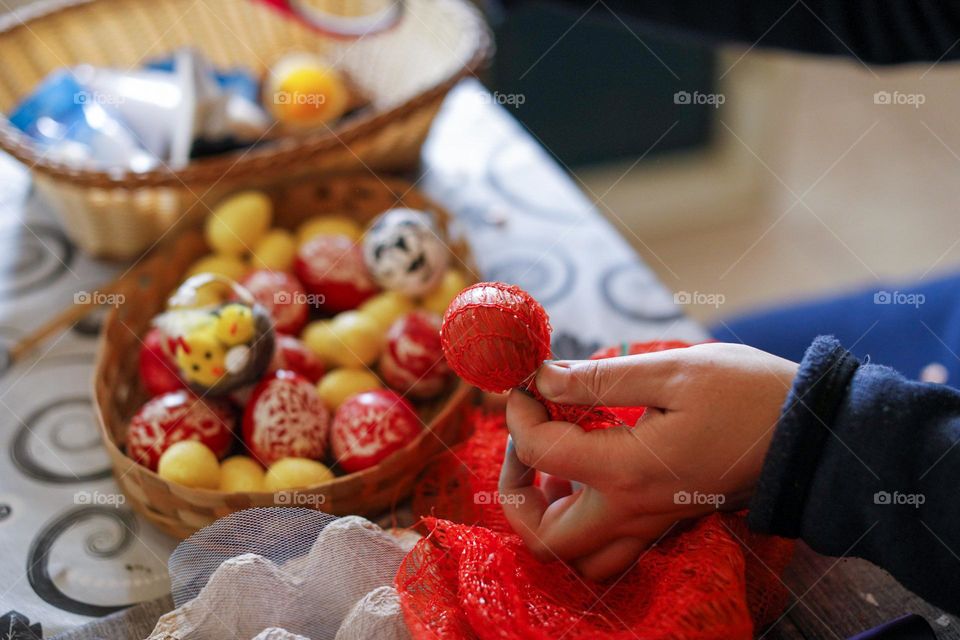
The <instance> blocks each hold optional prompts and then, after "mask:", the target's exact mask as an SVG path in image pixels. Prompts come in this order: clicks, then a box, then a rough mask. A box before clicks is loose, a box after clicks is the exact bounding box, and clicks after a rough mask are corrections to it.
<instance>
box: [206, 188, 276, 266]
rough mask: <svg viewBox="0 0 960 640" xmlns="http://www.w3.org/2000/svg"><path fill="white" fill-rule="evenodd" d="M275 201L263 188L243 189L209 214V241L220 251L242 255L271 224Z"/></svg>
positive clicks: (207, 227)
mask: <svg viewBox="0 0 960 640" xmlns="http://www.w3.org/2000/svg"><path fill="white" fill-rule="evenodd" d="M272 217H273V205H272V204H271V202H270V198H268V197H267V195H266V194H265V193H262V192H260V191H243V192H241V193H238V194H236V195H233V196H231V197H230V198H228V199H226V200H224V201H223V202H221V203H220V204H219V205H217V207H216V208H215V209H214V210H213V211H212V212H211V213H210V215H209V216H207V224H206V227H205V229H204V231H205V234H204V235H205V237H206V239H207V244H208V245H210V248H212V249H213V250H214V251H215V252H217V253H222V254H224V255H230V256H242V255H244V254H246V253H249V252H250V251H252V250H253V247H254V246H256V244H257V243H258V242H259V241H260V239H261V238H262V237H263V235H264V234H265V233H266V232H267V229H269V228H270V219H271V218H272Z"/></svg>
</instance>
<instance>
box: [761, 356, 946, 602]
mask: <svg viewBox="0 0 960 640" xmlns="http://www.w3.org/2000/svg"><path fill="white" fill-rule="evenodd" d="M958 445H960V391H958V390H956V389H953V388H950V387H947V386H943V385H936V384H930V383H921V382H914V381H912V380H907V379H906V378H904V377H902V376H901V375H900V374H898V373H897V372H896V371H893V370H892V369H890V368H888V367H883V366H879V365H873V364H861V363H860V362H858V361H857V360H856V359H855V358H854V357H853V356H852V355H850V354H849V353H848V352H847V351H846V350H845V349H843V347H841V346H840V344H839V342H837V341H836V340H835V339H834V338H832V337H820V338H817V339H816V340H815V341H814V342H813V344H812V345H811V346H810V348H809V349H808V350H807V353H806V356H805V357H804V359H803V362H802V363H801V365H800V371H799V373H798V374H797V377H796V380H795V381H794V384H793V389H792V390H791V391H790V394H789V395H788V396H787V400H786V403H785V404H784V408H783V413H782V415H781V418H780V423H779V424H778V426H777V429H776V432H775V433H774V436H773V440H772V442H771V445H770V450H769V452H768V453H767V457H766V460H765V462H764V466H763V472H762V474H761V477H760V483H759V486H758V490H757V492H756V494H755V495H754V498H753V501H752V503H751V505H750V516H749V523H750V526H751V527H752V528H753V529H755V530H757V531H761V532H765V533H773V534H777V535H782V536H788V537H799V538H802V539H803V540H804V541H805V542H807V544H809V545H810V546H811V547H812V548H813V549H814V550H815V551H818V552H820V553H823V554H826V555H834V556H841V555H843V556H858V557H862V558H865V559H867V560H870V561H871V562H873V563H875V564H877V565H879V566H881V567H883V568H884V569H886V570H887V571H889V572H890V573H891V574H892V575H893V576H894V577H895V578H897V580H899V581H900V582H901V583H903V584H904V585H905V586H906V587H908V588H910V589H911V590H913V591H914V592H916V593H917V594H918V595H920V596H922V597H924V598H926V599H927V600H929V601H930V602H932V603H934V604H936V605H938V606H940V607H943V608H944V609H948V610H950V611H953V612H960V496H958V491H960V446H958Z"/></svg>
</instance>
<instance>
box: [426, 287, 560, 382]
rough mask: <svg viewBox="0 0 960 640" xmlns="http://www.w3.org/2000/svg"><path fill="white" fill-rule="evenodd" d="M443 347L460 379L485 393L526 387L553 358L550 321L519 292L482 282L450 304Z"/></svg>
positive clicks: (443, 336)
mask: <svg viewBox="0 0 960 640" xmlns="http://www.w3.org/2000/svg"><path fill="white" fill-rule="evenodd" d="M440 342H441V344H442V345H443V354H444V356H445V358H446V360H447V362H448V363H449V364H450V366H451V368H453V370H454V371H456V373H457V375H458V376H460V377H461V378H463V379H464V380H466V381H467V382H469V383H470V384H472V385H474V386H476V387H479V388H480V389H483V390H484V391H489V392H491V393H502V392H504V391H508V390H510V389H513V388H514V387H519V386H520V385H522V384H524V383H525V382H526V381H527V379H528V378H529V377H530V376H531V374H533V372H534V371H536V370H537V368H538V367H539V366H540V365H541V364H542V363H543V361H544V360H546V359H547V358H549V357H550V321H549V320H548V318H547V312H546V311H544V309H543V307H542V306H540V303H538V302H537V301H536V300H534V299H533V297H532V296H531V295H530V294H529V293H527V292H526V291H524V290H523V289H521V288H520V287H517V286H514V285H508V284H504V283H502V282H480V283H478V284H475V285H472V286H470V287H467V288H466V289H464V290H463V291H461V292H460V293H459V294H457V297H456V298H454V299H453V302H451V303H450V306H449V307H448V308H447V311H446V313H445V314H444V316H443V325H442V326H441V328H440Z"/></svg>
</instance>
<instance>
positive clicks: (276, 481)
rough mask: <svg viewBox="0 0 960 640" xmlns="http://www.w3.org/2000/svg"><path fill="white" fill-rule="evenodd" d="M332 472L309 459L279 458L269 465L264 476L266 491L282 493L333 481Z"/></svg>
mask: <svg viewBox="0 0 960 640" xmlns="http://www.w3.org/2000/svg"><path fill="white" fill-rule="evenodd" d="M333 478H334V475H333V472H332V471H330V469H328V468H327V467H326V466H324V465H322V464H320V463H319V462H317V461H316V460H310V459H309V458H281V459H279V460H277V461H276V462H274V463H273V464H272V465H270V468H269V469H267V474H266V476H264V479H263V485H264V488H265V489H266V490H267V491H282V490H284V489H296V488H297V487H310V486H313V485H315V484H321V483H323V482H327V481H329V480H333Z"/></svg>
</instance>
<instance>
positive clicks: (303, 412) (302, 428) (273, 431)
mask: <svg viewBox="0 0 960 640" xmlns="http://www.w3.org/2000/svg"><path fill="white" fill-rule="evenodd" d="M329 431H330V413H329V412H328V411H327V408H326V406H325V405H324V404H323V401H322V400H320V396H319V395H317V390H316V389H315V388H314V386H313V385H312V384H311V383H310V381H309V380H307V379H306V378H304V377H303V376H301V375H299V374H297V373H294V372H293V371H285V370H280V371H275V372H274V373H272V374H270V375H268V376H267V377H266V378H264V379H263V381H262V382H260V384H258V385H257V386H256V388H255V389H254V390H253V394H252V395H251V396H250V400H249V401H248V402H247V407H246V409H245V411H244V413H243V441H244V443H246V445H247V449H249V450H250V454H251V455H252V456H253V457H254V458H256V459H257V460H258V461H259V462H260V463H261V464H263V465H264V466H268V465H270V464H272V463H273V462H276V461H277V460H279V459H280V458H287V457H294V458H314V459H316V458H322V457H323V454H324V453H326V450H327V436H328V434H329Z"/></svg>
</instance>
